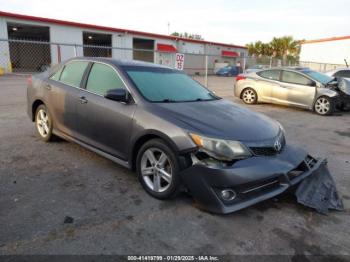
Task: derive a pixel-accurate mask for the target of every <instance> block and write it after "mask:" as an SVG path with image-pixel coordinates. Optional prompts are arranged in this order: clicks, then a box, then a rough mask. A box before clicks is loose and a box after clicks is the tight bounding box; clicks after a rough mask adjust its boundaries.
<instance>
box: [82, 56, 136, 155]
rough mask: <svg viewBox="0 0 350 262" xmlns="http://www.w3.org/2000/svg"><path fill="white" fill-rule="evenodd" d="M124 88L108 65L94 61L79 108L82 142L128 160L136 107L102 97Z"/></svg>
mask: <svg viewBox="0 0 350 262" xmlns="http://www.w3.org/2000/svg"><path fill="white" fill-rule="evenodd" d="M117 88H126V85H125V83H124V82H123V80H122V78H121V77H120V76H119V73H118V72H117V71H116V69H115V68H114V67H112V66H111V65H107V64H104V63H99V62H96V63H94V64H93V65H92V67H91V70H90V72H89V75H88V76H87V79H86V84H85V89H84V90H81V92H80V99H81V101H82V102H81V103H79V105H78V108H77V110H78V115H79V133H80V136H81V139H82V140H83V141H84V142H85V143H87V144H89V145H91V146H94V147H96V148H98V149H100V150H102V151H104V152H106V153H109V154H111V155H113V156H116V157H118V158H120V159H123V160H127V155H128V152H129V148H128V142H129V140H130V136H131V128H132V121H133V116H134V112H135V108H136V104H135V103H133V102H130V103H128V104H126V103H121V102H116V101H112V100H109V99H106V98H105V97H104V95H105V93H106V92H107V91H108V90H110V89H117Z"/></svg>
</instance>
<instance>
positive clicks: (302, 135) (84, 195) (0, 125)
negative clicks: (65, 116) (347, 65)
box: [0, 76, 350, 256]
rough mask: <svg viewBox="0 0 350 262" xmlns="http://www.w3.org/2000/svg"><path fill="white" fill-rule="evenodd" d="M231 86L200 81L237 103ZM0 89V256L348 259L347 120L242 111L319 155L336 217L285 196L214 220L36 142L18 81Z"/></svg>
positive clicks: (92, 160)
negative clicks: (334, 196) (332, 188)
mask: <svg viewBox="0 0 350 262" xmlns="http://www.w3.org/2000/svg"><path fill="white" fill-rule="evenodd" d="M201 80H202V79H200V81H201ZM232 85H233V80H232V78H216V77H210V78H209V86H210V88H211V89H213V90H215V91H216V93H217V94H218V95H220V96H222V97H224V98H226V99H229V100H232V101H234V102H237V103H239V104H242V102H240V101H239V100H237V99H236V98H234V97H233V94H232ZM0 92H1V95H0V254H203V253H206V254H208V253H209V254H216V255H219V254H241V255H243V254H250V255H253V254H288V255H292V256H294V255H305V254H321V255H322V254H338V255H341V254H342V255H350V238H349V235H350V234H349V233H350V216H349V214H350V210H349V209H348V207H349V206H350V201H349V199H350V193H349V188H350V177H349V176H350V172H349V171H350V163H349V162H350V149H349V148H350V113H346V114H343V115H340V114H339V115H336V116H332V117H321V116H317V115H315V114H313V113H312V112H308V111H305V110H300V109H293V108H287V107H282V106H274V105H267V104H264V105H263V104H261V105H256V106H249V108H251V109H252V110H256V111H259V112H262V113H264V114H266V115H268V116H270V117H273V118H275V119H277V120H278V121H280V122H281V123H282V124H283V125H284V127H285V129H286V132H287V141H288V143H293V144H296V145H298V146H300V147H302V148H305V149H306V150H308V151H309V152H310V153H311V154H313V155H314V156H320V157H327V158H328V161H329V168H330V170H331V173H332V174H333V176H334V179H335V180H336V183H337V185H338V189H339V192H340V193H341V194H342V195H343V197H344V204H345V207H346V211H345V212H331V213H330V214H329V215H328V216H325V215H320V214H318V213H316V212H314V211H312V210H310V209H308V208H305V207H303V206H301V205H298V204H297V203H296V201H295V199H294V197H293V196H291V195H288V194H285V195H282V196H281V197H279V198H275V199H271V200H268V201H265V202H263V203H260V204H258V205H255V206H253V207H250V208H247V209H244V210H242V211H239V212H236V213H233V214H229V215H213V214H209V213H205V212H202V211H200V210H198V209H197V208H196V207H195V206H194V205H193V203H192V199H191V198H189V197H188V196H185V195H181V196H179V197H178V198H176V199H174V200H171V201H159V200H156V199H153V198H151V197H150V196H148V195H147V194H146V193H145V192H144V191H143V189H142V188H141V186H140V185H139V183H138V181H137V179H136V176H135V174H134V173H133V172H131V171H129V170H127V169H125V168H122V167H120V166H118V165H117V164H115V163H113V162H111V161H109V160H107V159H104V158H102V157H100V156H98V155H96V154H94V153H92V152H90V151H88V150H85V149H84V148H82V147H80V146H78V145H76V144H73V143H68V142H65V141H58V142H54V143H44V142H41V141H40V140H39V139H38V137H37V136H36V133H35V128H34V124H33V123H32V122H31V121H30V120H29V119H28V117H27V115H26V99H25V96H26V79H25V77H23V76H2V77H0ZM65 220H66V222H70V223H64V222H65Z"/></svg>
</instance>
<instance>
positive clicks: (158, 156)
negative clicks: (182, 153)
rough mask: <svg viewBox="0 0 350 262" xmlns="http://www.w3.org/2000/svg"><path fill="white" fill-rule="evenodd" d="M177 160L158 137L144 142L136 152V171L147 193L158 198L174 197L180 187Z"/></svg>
mask: <svg viewBox="0 0 350 262" xmlns="http://www.w3.org/2000/svg"><path fill="white" fill-rule="evenodd" d="M179 170H180V168H179V161H178V158H177V156H176V155H175V154H174V152H173V150H172V149H171V148H170V147H169V146H168V145H167V144H165V143H164V142H163V141H162V140H160V139H152V140H150V141H148V142H147V143H145V144H144V145H143V146H142V147H141V149H140V150H139V152H138V154H137V159H136V171H137V175H138V178H139V180H140V183H141V185H142V186H143V188H144V189H145V190H146V192H147V193H148V194H150V195H151V196H153V197H155V198H158V199H167V198H171V197H174V196H175V195H176V193H177V192H178V191H179V188H180V179H179V175H178V173H179Z"/></svg>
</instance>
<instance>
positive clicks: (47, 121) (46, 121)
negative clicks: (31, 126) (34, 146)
mask: <svg viewBox="0 0 350 262" xmlns="http://www.w3.org/2000/svg"><path fill="white" fill-rule="evenodd" d="M35 126H36V130H37V132H38V134H39V137H40V139H41V140H43V141H45V142H49V141H52V140H53V137H54V136H53V134H52V127H53V123H52V118H51V115H50V113H49V111H48V110H47V108H46V106H45V105H43V104H42V105H40V106H38V108H37V109H36V111H35Z"/></svg>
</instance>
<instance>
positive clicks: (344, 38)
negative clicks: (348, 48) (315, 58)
mask: <svg viewBox="0 0 350 262" xmlns="http://www.w3.org/2000/svg"><path fill="white" fill-rule="evenodd" d="M347 39H350V35H349V36H339V37H329V38H322V39H315V40H305V41H301V42H300V43H301V44H312V43H322V42H331V41H339V40H347Z"/></svg>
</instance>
